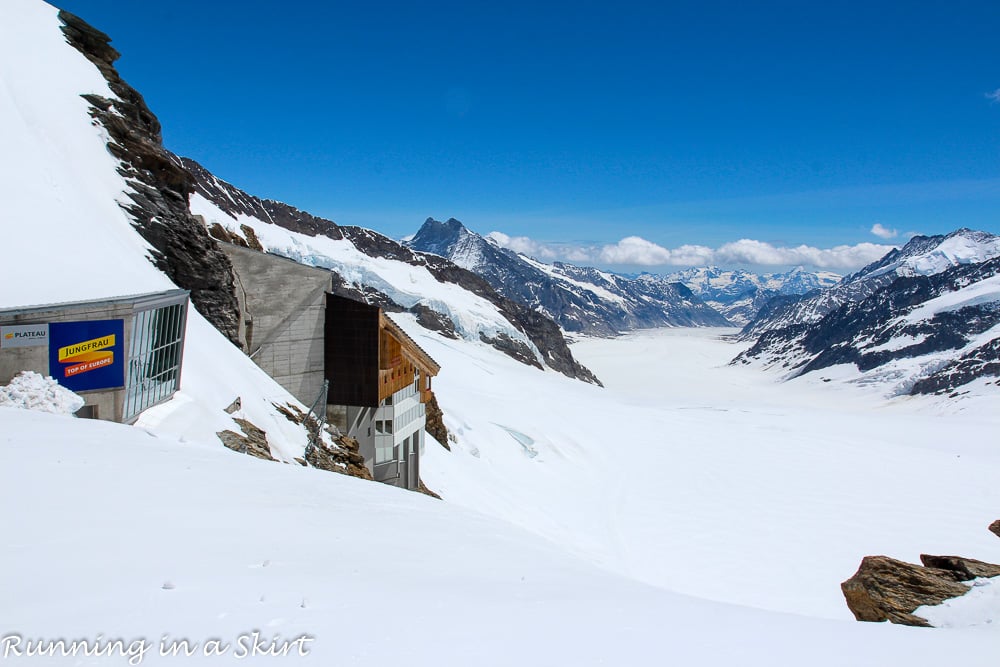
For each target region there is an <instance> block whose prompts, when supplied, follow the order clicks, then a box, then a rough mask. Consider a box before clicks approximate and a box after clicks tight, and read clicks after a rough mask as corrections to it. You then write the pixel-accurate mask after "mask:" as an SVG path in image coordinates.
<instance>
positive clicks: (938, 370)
mask: <svg viewBox="0 0 1000 667" xmlns="http://www.w3.org/2000/svg"><path fill="white" fill-rule="evenodd" d="M998 272H1000V237H997V236H996V235H994V234H990V233H988V232H982V231H974V230H970V229H959V230H956V231H954V232H952V233H950V234H947V235H938V236H916V237H914V238H912V239H911V240H910V241H909V242H908V243H907V244H906V245H904V246H903V247H902V248H899V249H897V250H892V251H891V252H889V253H888V254H887V255H886V256H885V257H883V258H882V259H880V260H878V261H877V262H873V263H872V264H870V265H868V266H866V267H864V268H863V269H861V270H860V271H858V272H857V273H854V274H852V275H850V276H847V277H846V278H844V279H843V280H842V281H841V282H840V283H838V284H837V285H836V286H834V287H832V288H829V289H826V290H822V291H819V292H813V293H810V294H807V295H805V296H801V297H786V298H782V299H776V300H772V301H771V302H769V303H768V304H767V306H766V307H765V308H764V309H763V310H762V311H761V312H760V314H759V315H758V316H757V318H756V319H755V320H754V321H752V322H751V323H749V324H748V325H747V326H746V327H745V328H744V330H743V332H742V333H741V337H742V338H743V339H744V340H748V341H754V343H753V345H752V346H751V347H750V348H749V349H747V350H746V351H745V352H743V353H742V354H740V355H739V356H738V357H737V358H736V359H735V360H734V363H743V364H758V365H762V366H765V367H769V368H778V369H781V370H783V371H784V372H785V373H787V374H788V375H789V376H792V377H794V376H798V375H803V374H806V373H810V372H814V371H819V370H825V371H826V372H830V371H831V370H832V368H831V367H836V366H839V367H841V368H846V369H850V370H849V371H847V372H848V378H849V379H850V380H851V381H853V382H862V383H866V384H877V385H879V386H881V387H884V388H885V391H887V392H888V393H890V394H918V393H943V392H953V391H955V390H957V389H958V388H959V387H962V386H964V385H967V384H969V383H971V382H973V381H975V380H979V379H982V380H983V382H986V383H987V384H989V383H992V381H993V380H992V379H990V378H993V377H996V376H997V375H1000V275H998Z"/></svg>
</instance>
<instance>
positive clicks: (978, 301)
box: [901, 275, 1000, 323]
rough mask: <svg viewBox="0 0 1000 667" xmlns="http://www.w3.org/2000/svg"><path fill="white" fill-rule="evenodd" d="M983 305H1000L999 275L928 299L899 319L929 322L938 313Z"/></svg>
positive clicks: (908, 321) (909, 321)
mask: <svg viewBox="0 0 1000 667" xmlns="http://www.w3.org/2000/svg"><path fill="white" fill-rule="evenodd" d="M985 303H1000V275H997V276H992V277H990V278H986V279H985V280H980V281H978V282H975V283H972V284H971V285H966V286H965V287H963V288H962V289H959V290H956V291H954V292H946V293H944V294H942V295H941V296H938V297H935V298H933V299H929V300H928V301H925V302H924V303H922V304H920V305H919V306H917V307H916V308H914V309H913V310H911V311H910V312H909V313H907V314H906V315H905V316H904V317H902V318H901V321H904V322H907V323H912V322H919V321H921V320H929V319H931V318H932V317H934V316H935V315H937V314H938V313H943V312H948V311H953V310H958V309H960V308H964V307H966V306H978V305H982V304H985Z"/></svg>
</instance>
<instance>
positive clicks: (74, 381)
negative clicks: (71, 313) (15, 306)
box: [49, 320, 125, 391]
mask: <svg viewBox="0 0 1000 667" xmlns="http://www.w3.org/2000/svg"><path fill="white" fill-rule="evenodd" d="M124 332H125V323H124V321H123V320H91V321H88V322H52V323H50V324H49V375H51V376H52V377H53V378H54V379H55V380H56V381H57V382H58V383H59V384H61V385H62V386H64V387H66V388H67V389H71V390H73V391H89V390H91V389H117V388H119V387H124V386H125V352H124V347H125V335H124Z"/></svg>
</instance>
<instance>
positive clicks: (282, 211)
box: [178, 157, 343, 239]
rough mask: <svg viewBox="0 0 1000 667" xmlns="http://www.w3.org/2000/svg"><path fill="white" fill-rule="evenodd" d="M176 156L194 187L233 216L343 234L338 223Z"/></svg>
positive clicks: (310, 232)
mask: <svg viewBox="0 0 1000 667" xmlns="http://www.w3.org/2000/svg"><path fill="white" fill-rule="evenodd" d="M178 159H179V160H180V162H181V166H182V167H183V168H184V169H185V170H186V171H187V172H188V173H189V174H190V175H191V176H192V177H193V181H194V191H195V192H197V193H198V194H200V195H202V196H203V197H205V199H208V200H209V201H211V202H212V203H214V204H215V205H216V206H218V207H219V208H220V209H222V210H223V211H225V212H226V213H228V214H230V215H232V216H233V217H236V215H237V214H240V213H243V214H245V215H249V216H252V217H254V218H257V219H259V220H264V221H265V222H273V223H274V224H276V225H279V226H281V227H284V228H285V229H291V230H293V231H296V232H302V233H303V234H308V235H310V236H316V235H318V234H322V235H324V236H329V237H330V238H332V239H339V238H343V237H342V236H341V235H340V232H338V231H337V230H338V227H337V224H336V223H334V222H333V221H331V220H327V219H325V218H317V217H316V216H314V215H311V214H309V213H306V212H305V211H300V210H299V209H297V208H295V207H294V206H289V205H288V204H283V203H282V202H279V201H274V200H273V199H259V198H257V197H254V196H253V195H248V194H247V193H245V192H243V191H242V190H240V189H239V188H237V187H234V186H232V185H230V184H229V183H226V182H225V181H223V180H220V179H218V178H216V177H215V176H214V175H212V173H211V172H209V171H208V170H207V169H205V168H204V167H203V166H201V165H200V164H198V163H197V162H195V161H194V160H192V159H190V158H186V157H182V158H178Z"/></svg>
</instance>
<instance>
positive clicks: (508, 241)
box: [486, 232, 575, 261]
mask: <svg viewBox="0 0 1000 667" xmlns="http://www.w3.org/2000/svg"><path fill="white" fill-rule="evenodd" d="M486 238H487V239H489V240H490V241H493V242H494V243H496V244H497V245H498V246H500V247H501V248H507V249H509V250H513V251H514V252H519V253H521V254H522V255H527V256H528V257H534V258H536V259H549V260H554V259H560V257H561V255H560V254H559V253H557V252H556V250H555V249H554V248H553V247H552V246H549V245H546V244H544V243H539V242H538V241H535V240H532V239H530V238H528V237H527V236H507V235H506V234H504V233H503V232H490V233H489V234H487V235H486ZM567 259H569V258H568V257H567ZM570 261H575V260H572V259H570Z"/></svg>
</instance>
